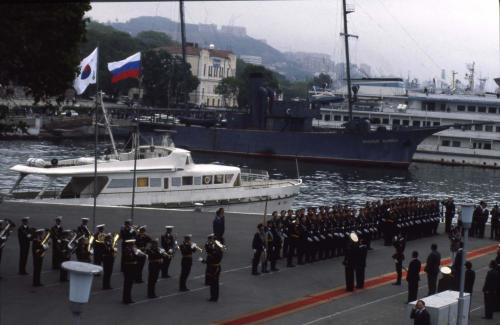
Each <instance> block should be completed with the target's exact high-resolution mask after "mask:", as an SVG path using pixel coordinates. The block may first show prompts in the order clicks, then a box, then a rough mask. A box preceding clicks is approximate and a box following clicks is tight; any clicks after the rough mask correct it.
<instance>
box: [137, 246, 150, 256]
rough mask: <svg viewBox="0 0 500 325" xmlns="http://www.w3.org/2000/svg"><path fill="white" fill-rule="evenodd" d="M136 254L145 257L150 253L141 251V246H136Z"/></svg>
mask: <svg viewBox="0 0 500 325" xmlns="http://www.w3.org/2000/svg"><path fill="white" fill-rule="evenodd" d="M134 254H135V255H136V256H145V257H148V254H146V253H144V252H143V251H141V250H140V249H139V248H136V247H134Z"/></svg>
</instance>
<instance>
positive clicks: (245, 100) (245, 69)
mask: <svg viewBox="0 0 500 325" xmlns="http://www.w3.org/2000/svg"><path fill="white" fill-rule="evenodd" d="M256 73H259V74H261V75H262V77H263V79H264V86H265V87H269V88H272V89H274V90H275V91H276V92H277V93H281V88H280V83H279V81H278V78H279V75H278V74H277V73H275V72H273V71H271V70H269V69H267V68H266V67H264V66H262V65H253V64H248V63H245V62H243V61H242V60H238V62H237V69H236V79H237V80H238V83H239V89H238V96H237V99H238V106H239V107H247V106H248V105H249V103H250V87H251V84H250V76H251V75H252V74H256Z"/></svg>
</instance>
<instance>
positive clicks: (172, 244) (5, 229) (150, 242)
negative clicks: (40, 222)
mask: <svg viewBox="0 0 500 325" xmlns="http://www.w3.org/2000/svg"><path fill="white" fill-rule="evenodd" d="M29 219H30V218H29V217H24V218H22V221H21V225H20V226H19V228H18V230H17V231H18V240H19V248H20V250H19V274H20V275H27V274H28V273H27V271H26V264H27V260H28V256H29V251H30V246H31V249H32V256H33V286H35V287H39V286H42V285H43V284H42V282H41V271H42V264H43V260H44V257H45V255H46V253H47V252H48V250H49V247H50V246H52V260H51V262H52V269H54V270H59V272H60V277H59V279H60V281H61V282H66V281H68V275H67V271H66V270H65V269H64V268H63V267H61V265H62V263H63V262H65V261H69V260H71V258H72V256H73V254H74V255H76V260H77V261H80V262H86V263H93V264H95V265H101V266H102V267H103V276H102V289H103V290H109V289H112V286H111V275H112V273H113V265H114V263H115V258H116V256H117V255H118V247H117V246H118V241H121V260H120V266H121V271H122V272H123V278H124V282H123V303H125V304H130V303H133V300H132V286H133V284H134V283H143V282H144V281H143V273H144V267H145V265H146V263H147V264H148V278H147V296H148V298H157V295H156V290H155V287H156V282H157V281H158V278H159V277H160V276H161V277H162V278H169V277H170V275H169V267H170V263H171V261H172V259H173V258H174V255H175V254H176V252H177V251H179V252H180V254H181V255H182V258H181V274H180V280H179V290H180V291H188V290H189V289H188V288H187V286H186V283H187V278H188V276H189V274H190V271H191V266H192V263H193V253H196V252H198V253H200V254H201V253H204V254H205V257H201V256H200V258H199V261H200V262H202V263H204V264H206V272H205V277H206V279H205V283H206V285H208V286H210V294H211V295H210V299H209V301H217V300H218V295H219V289H218V288H219V276H220V272H221V265H220V263H221V260H222V257H223V251H224V249H225V246H224V245H223V244H222V243H221V242H220V241H218V240H216V237H215V235H214V234H210V235H209V236H208V238H207V242H206V243H205V245H204V248H205V249H204V250H203V249H202V248H200V247H198V245H197V244H196V243H194V242H192V241H191V237H192V236H191V235H190V234H189V235H186V236H184V240H183V242H182V243H181V244H180V245H179V244H178V243H177V240H176V238H175V235H174V234H173V229H174V226H165V232H164V233H163V234H162V235H161V237H160V239H154V238H153V237H151V236H150V235H149V234H148V233H147V226H146V225H144V226H136V225H132V222H131V220H127V221H125V222H124V224H123V226H122V227H121V229H120V232H119V233H109V232H106V230H105V227H106V225H105V224H101V225H97V227H96V231H94V232H92V231H91V230H90V229H89V226H88V222H89V219H88V218H82V219H81V224H80V225H79V226H78V228H77V229H75V230H71V229H64V228H63V225H62V217H56V218H55V221H54V225H53V226H52V227H51V228H50V229H43V228H42V229H35V228H33V227H31V226H30V225H29ZM14 227H15V225H14V224H13V223H12V222H11V221H10V220H5V221H4V220H0V260H1V252H2V249H3V247H4V245H5V243H6V241H7V239H8V237H9V235H10V234H11V233H12V232H13V229H14ZM219 235H220V234H219ZM49 244H51V245H49Z"/></svg>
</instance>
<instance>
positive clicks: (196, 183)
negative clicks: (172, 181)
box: [193, 176, 201, 185]
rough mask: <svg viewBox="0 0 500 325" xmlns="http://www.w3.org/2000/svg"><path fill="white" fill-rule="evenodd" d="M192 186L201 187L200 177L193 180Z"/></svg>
mask: <svg viewBox="0 0 500 325" xmlns="http://www.w3.org/2000/svg"><path fill="white" fill-rule="evenodd" d="M193 181H194V185H201V176H195V177H194V178H193Z"/></svg>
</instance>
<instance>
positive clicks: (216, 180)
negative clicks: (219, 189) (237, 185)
mask: <svg viewBox="0 0 500 325" xmlns="http://www.w3.org/2000/svg"><path fill="white" fill-rule="evenodd" d="M223 183H224V175H215V178H214V184H223Z"/></svg>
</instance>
